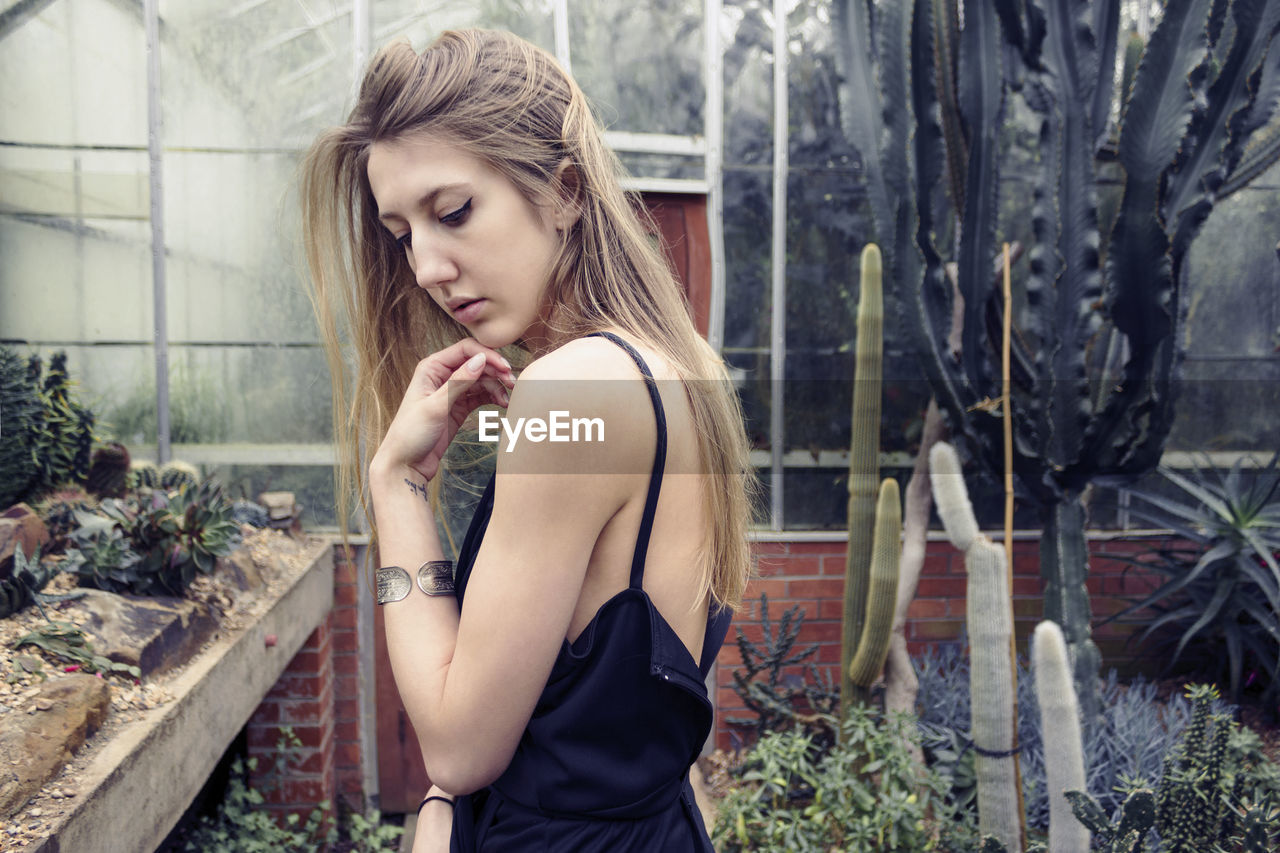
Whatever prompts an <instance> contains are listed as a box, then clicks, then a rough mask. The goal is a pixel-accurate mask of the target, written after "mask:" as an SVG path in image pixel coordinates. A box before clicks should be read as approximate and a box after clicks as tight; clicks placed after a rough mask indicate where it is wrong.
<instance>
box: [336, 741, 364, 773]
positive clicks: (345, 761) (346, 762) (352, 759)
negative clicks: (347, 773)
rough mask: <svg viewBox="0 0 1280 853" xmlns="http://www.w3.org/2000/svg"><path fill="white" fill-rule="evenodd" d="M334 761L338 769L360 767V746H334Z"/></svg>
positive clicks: (346, 744)
mask: <svg viewBox="0 0 1280 853" xmlns="http://www.w3.org/2000/svg"><path fill="white" fill-rule="evenodd" d="M333 760H334V762H335V764H336V765H337V766H338V767H359V766H360V744H358V743H339V744H335V745H334V749H333Z"/></svg>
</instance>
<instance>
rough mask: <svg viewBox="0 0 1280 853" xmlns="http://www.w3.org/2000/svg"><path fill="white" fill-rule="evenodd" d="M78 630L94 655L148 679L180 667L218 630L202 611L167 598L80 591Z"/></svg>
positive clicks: (202, 608) (199, 606)
mask: <svg viewBox="0 0 1280 853" xmlns="http://www.w3.org/2000/svg"><path fill="white" fill-rule="evenodd" d="M85 592H86V595H85V596H84V598H83V599H81V604H82V605H83V606H84V607H85V609H86V610H88V611H89V618H88V619H87V620H86V621H85V623H84V625H83V627H84V629H85V630H86V631H87V632H89V633H91V634H92V635H93V636H94V642H93V646H94V651H96V652H97V653H98V654H100V655H102V656H103V657H105V658H109V659H110V660H113V661H116V662H117V663H124V664H129V665H130V666H136V667H138V668H139V669H141V670H142V674H143V675H144V676H146V675H154V674H156V673H158V672H164V671H165V670H166V669H169V668H170V667H173V666H175V665H177V664H179V663H182V662H184V661H186V660H187V659H188V658H190V657H191V655H192V654H194V653H195V652H196V651H197V650H198V649H199V648H200V646H201V645H203V644H204V641H205V640H207V639H208V638H209V636H210V635H211V634H212V633H213V632H214V630H215V629H216V628H217V627H218V624H217V621H216V620H215V619H214V618H213V617H212V616H211V615H210V614H209V611H208V609H207V608H205V607H204V605H201V604H197V603H196V602H193V601H187V600H186V599H182V598H170V597H167V596H159V595H155V596H144V595H117V594H115V593H113V592H104V591H102V590H100V589H91V590H86V591H85Z"/></svg>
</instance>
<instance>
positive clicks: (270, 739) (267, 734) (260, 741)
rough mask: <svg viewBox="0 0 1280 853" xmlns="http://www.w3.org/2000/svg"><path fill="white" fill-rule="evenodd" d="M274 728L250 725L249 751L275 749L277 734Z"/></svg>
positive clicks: (276, 729)
mask: <svg viewBox="0 0 1280 853" xmlns="http://www.w3.org/2000/svg"><path fill="white" fill-rule="evenodd" d="M278 731H279V730H278V728H277V727H276V726H258V725H253V724H250V726H249V735H248V740H249V750H250V751H251V752H253V751H257V750H271V749H275V748H276V737H277V733H278Z"/></svg>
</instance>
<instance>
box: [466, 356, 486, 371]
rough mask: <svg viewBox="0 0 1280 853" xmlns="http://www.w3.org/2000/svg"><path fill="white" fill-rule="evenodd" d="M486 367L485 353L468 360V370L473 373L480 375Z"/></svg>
mask: <svg viewBox="0 0 1280 853" xmlns="http://www.w3.org/2000/svg"><path fill="white" fill-rule="evenodd" d="M483 367H484V353H482V352H478V353H476V354H475V355H473V356H471V358H470V359H468V360H467V370H470V371H471V372H472V373H479V372H480V370H481V369H482V368H483Z"/></svg>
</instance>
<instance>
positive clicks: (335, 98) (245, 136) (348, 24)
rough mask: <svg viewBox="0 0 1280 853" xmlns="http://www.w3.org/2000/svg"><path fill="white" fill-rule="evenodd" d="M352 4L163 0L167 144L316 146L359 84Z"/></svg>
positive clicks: (306, 0) (292, 0)
mask: <svg viewBox="0 0 1280 853" xmlns="http://www.w3.org/2000/svg"><path fill="white" fill-rule="evenodd" d="M351 6H352V4H351V3H335V2H329V0H249V2H242V3H239V4H235V5H232V4H228V3H223V2H216V0H195V2H193V0H162V2H161V3H160V20H161V22H162V27H161V33H162V36H161V39H162V44H161V76H162V82H161V93H162V98H163V102H164V143H165V146H166V147H169V148H173V147H185V148H206V149H207V148H233V149H241V148H268V149H280V148H302V147H305V146H307V145H309V144H310V142H311V140H312V139H313V138H314V137H315V135H316V134H317V133H318V132H319V131H320V130H321V129H323V128H325V127H327V126H329V125H331V124H334V123H335V122H336V121H338V120H339V119H340V118H341V116H342V114H343V112H344V110H345V109H346V107H347V105H348V102H349V100H350V96H351V93H352V91H353V89H352V81H351V77H352V64H353V58H352V57H353V55H354V41H353V39H354V37H353V34H352V17H351V15H352V12H351Z"/></svg>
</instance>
